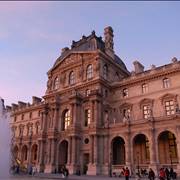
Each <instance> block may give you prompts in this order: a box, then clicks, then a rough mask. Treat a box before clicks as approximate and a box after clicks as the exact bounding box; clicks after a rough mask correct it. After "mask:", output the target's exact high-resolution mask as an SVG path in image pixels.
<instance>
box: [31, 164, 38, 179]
mask: <svg viewBox="0 0 180 180" xmlns="http://www.w3.org/2000/svg"><path fill="white" fill-rule="evenodd" d="M36 172H37V168H36V166H35V165H34V166H33V167H32V176H34V175H35V174H36Z"/></svg>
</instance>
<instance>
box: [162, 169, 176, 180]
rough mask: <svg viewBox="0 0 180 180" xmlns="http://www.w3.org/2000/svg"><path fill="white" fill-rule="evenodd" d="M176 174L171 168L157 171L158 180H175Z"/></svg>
mask: <svg viewBox="0 0 180 180" xmlns="http://www.w3.org/2000/svg"><path fill="white" fill-rule="evenodd" d="M176 176H177V175H176V172H175V171H174V170H173V168H170V170H169V169H168V168H165V169H164V168H161V169H160V171H159V179H160V180H165V179H166V180H171V179H176Z"/></svg>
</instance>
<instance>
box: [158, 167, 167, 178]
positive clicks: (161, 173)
mask: <svg viewBox="0 0 180 180" xmlns="http://www.w3.org/2000/svg"><path fill="white" fill-rule="evenodd" d="M165 177H166V174H165V171H164V169H163V168H161V169H160V171H159V179H160V180H165Z"/></svg>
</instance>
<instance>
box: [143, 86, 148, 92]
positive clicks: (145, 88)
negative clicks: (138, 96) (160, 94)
mask: <svg viewBox="0 0 180 180" xmlns="http://www.w3.org/2000/svg"><path fill="white" fill-rule="evenodd" d="M147 92H148V85H147V84H143V85H142V93H143V94H144V93H147Z"/></svg>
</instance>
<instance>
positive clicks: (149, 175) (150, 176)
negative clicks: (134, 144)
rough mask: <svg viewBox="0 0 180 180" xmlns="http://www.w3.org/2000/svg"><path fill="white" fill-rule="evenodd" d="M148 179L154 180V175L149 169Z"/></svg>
mask: <svg viewBox="0 0 180 180" xmlns="http://www.w3.org/2000/svg"><path fill="white" fill-rule="evenodd" d="M148 178H149V180H154V179H155V173H154V171H153V170H152V169H151V168H150V169H149V174H148Z"/></svg>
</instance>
